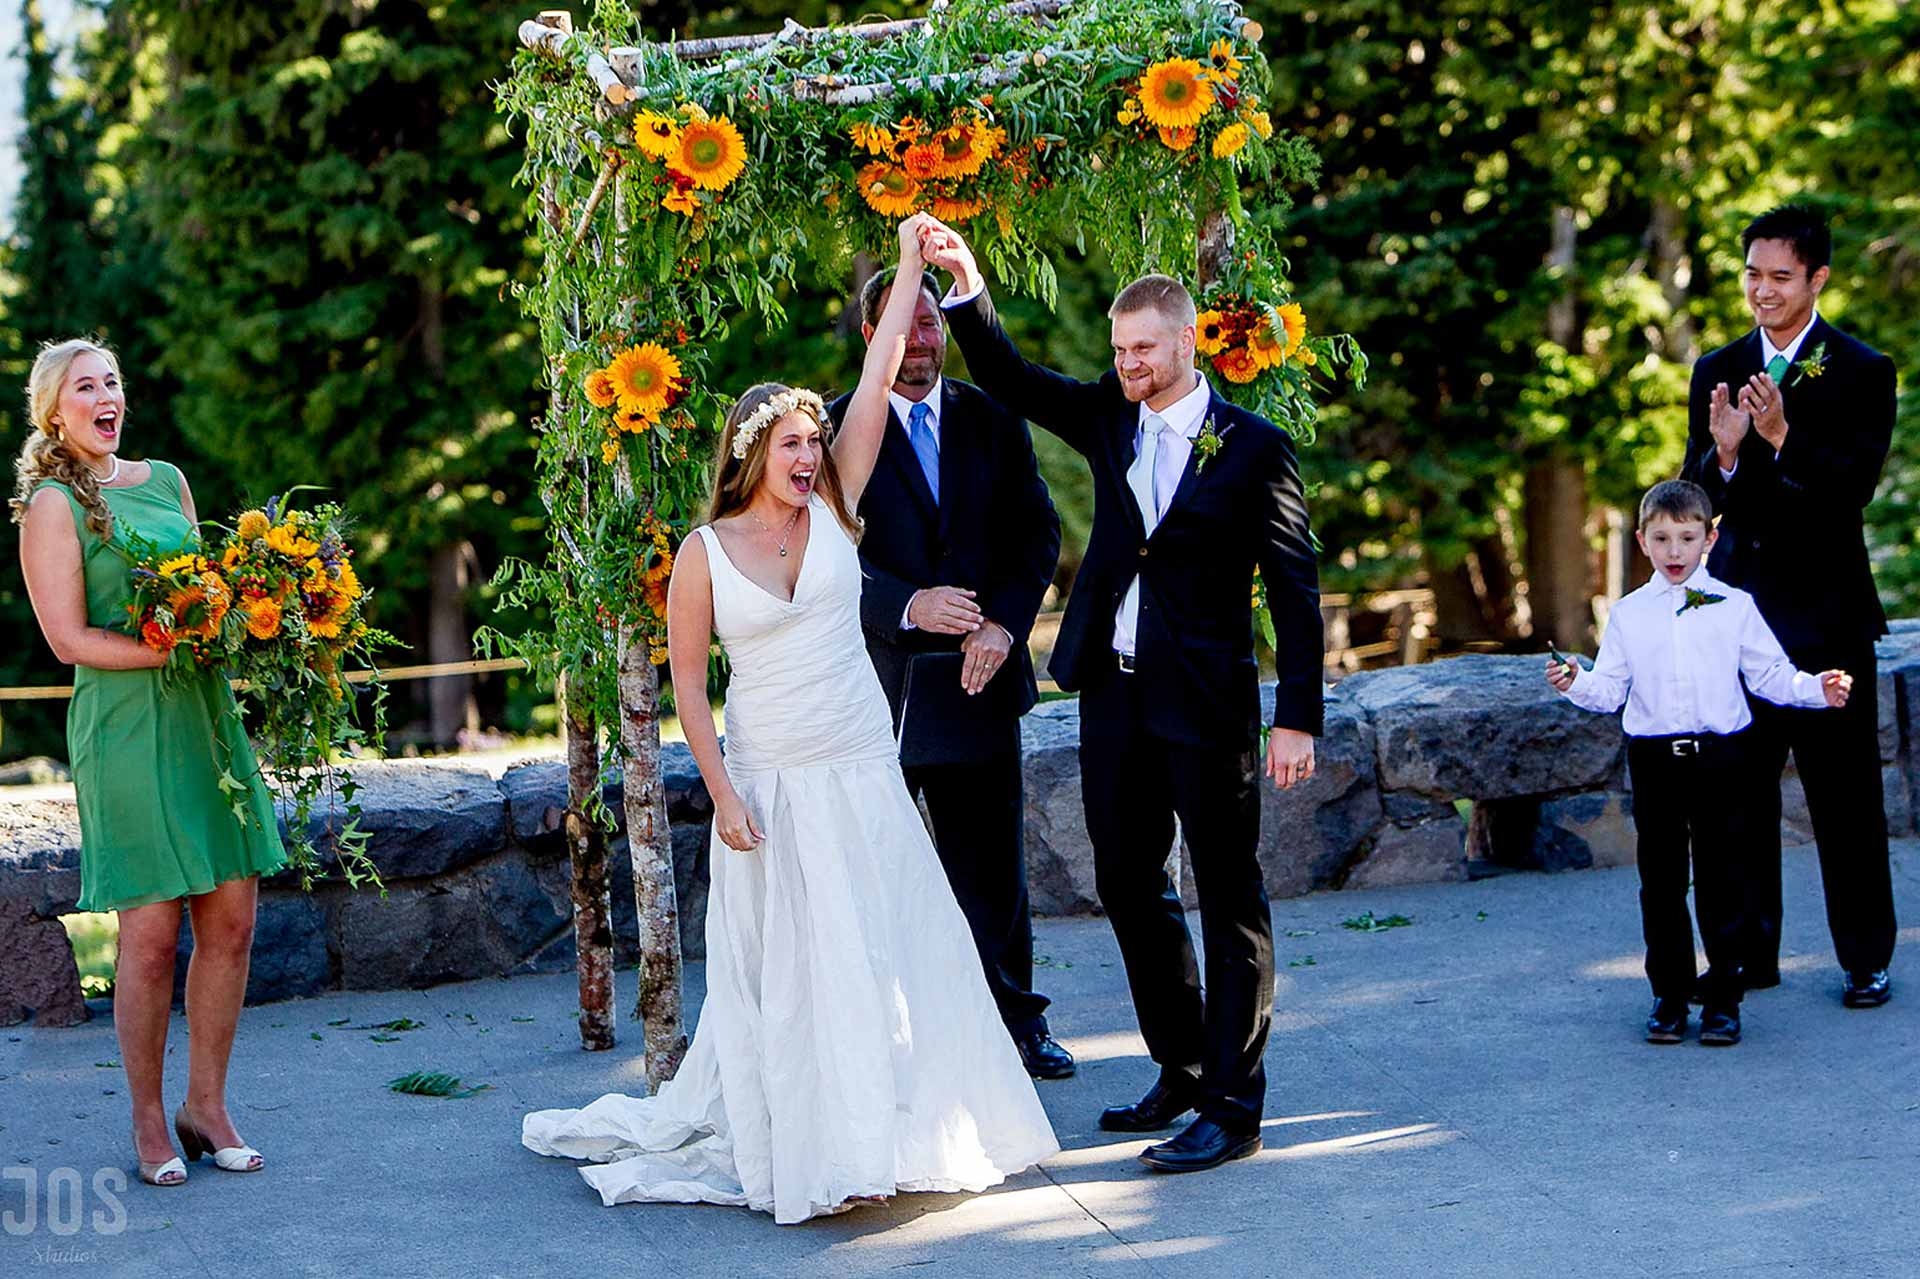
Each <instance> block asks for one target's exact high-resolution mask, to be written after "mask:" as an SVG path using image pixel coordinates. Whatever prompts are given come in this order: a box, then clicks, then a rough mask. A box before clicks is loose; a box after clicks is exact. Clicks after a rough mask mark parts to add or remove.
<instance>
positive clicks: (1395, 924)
mask: <svg viewBox="0 0 1920 1279" xmlns="http://www.w3.org/2000/svg"><path fill="white" fill-rule="evenodd" d="M1412 926H1413V918H1412V916H1409V915H1382V916H1380V917H1379V918H1378V919H1376V918H1374V914H1373V912H1372V911H1370V910H1369V911H1363V912H1361V913H1360V914H1358V915H1355V916H1353V917H1352V918H1351V919H1343V920H1341V921H1340V927H1342V928H1345V929H1348V930H1350V931H1352V932H1356V933H1384V932H1386V931H1387V930H1388V929H1389V928H1411V927H1412Z"/></svg>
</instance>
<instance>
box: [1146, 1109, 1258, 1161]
mask: <svg viewBox="0 0 1920 1279" xmlns="http://www.w3.org/2000/svg"><path fill="white" fill-rule="evenodd" d="M1259 1149H1260V1130H1259V1129H1258V1128H1256V1129H1254V1130H1253V1132H1252V1134H1251V1135H1249V1134H1246V1133H1237V1132H1229V1131H1228V1130H1227V1129H1225V1128H1222V1127H1221V1126H1220V1125H1219V1124H1216V1123H1215V1122H1213V1120H1211V1119H1196V1120H1194V1121H1193V1123H1192V1124H1190V1125H1189V1126H1188V1127H1187V1130H1186V1131H1185V1132H1183V1133H1181V1134H1180V1135H1179V1136H1178V1137H1175V1138H1174V1139H1173V1140H1172V1141H1163V1142H1161V1143H1160V1144H1159V1145H1157V1146H1148V1147H1147V1148H1146V1149H1145V1150H1143V1151H1141V1152H1140V1161H1141V1162H1142V1163H1144V1164H1146V1166H1147V1167H1149V1168H1151V1169H1153V1170H1154V1171H1155V1172H1201V1171H1204V1170H1205V1169H1208V1168H1218V1167H1219V1166H1220V1165H1221V1164H1223V1163H1226V1162H1228V1161H1229V1160H1233V1159H1245V1158H1246V1157H1247V1156H1248V1155H1251V1154H1253V1153H1254V1152H1255V1151H1257V1150H1259Z"/></svg>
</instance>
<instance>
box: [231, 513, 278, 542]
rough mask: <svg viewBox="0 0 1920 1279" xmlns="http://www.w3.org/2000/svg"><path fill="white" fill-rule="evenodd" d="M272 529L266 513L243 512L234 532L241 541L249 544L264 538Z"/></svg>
mask: <svg viewBox="0 0 1920 1279" xmlns="http://www.w3.org/2000/svg"><path fill="white" fill-rule="evenodd" d="M272 527H273V521H271V520H269V519H268V518H267V516H266V512H264V511H243V512H241V515H240V520H239V523H238V524H237V526H236V527H235V528H234V532H235V533H236V534H238V535H239V538H240V540H241V541H243V542H251V541H253V540H254V539H255V538H261V537H265V536H266V535H267V530H268V529H270V528H272Z"/></svg>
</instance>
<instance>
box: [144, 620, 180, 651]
mask: <svg viewBox="0 0 1920 1279" xmlns="http://www.w3.org/2000/svg"><path fill="white" fill-rule="evenodd" d="M140 642H141V643H143V644H145V645H146V646H147V647H148V648H150V649H152V650H153V651H154V652H156V653H171V652H172V651H173V646H174V645H175V644H177V643H179V640H178V639H177V638H176V637H175V636H174V633H173V632H172V631H170V630H168V629H167V628H166V627H164V626H162V625H160V623H158V622H148V623H146V624H145V625H144V626H142V627H141V628H140Z"/></svg>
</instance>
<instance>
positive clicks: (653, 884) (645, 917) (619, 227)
mask: <svg viewBox="0 0 1920 1279" xmlns="http://www.w3.org/2000/svg"><path fill="white" fill-rule="evenodd" d="M607 172H608V173H611V172H612V170H611V167H610V168H609V170H608V171H607ZM602 176H603V177H605V176H607V174H605V173H603V175H602ZM611 180H612V183H613V227H614V233H613V235H612V236H611V237H609V238H610V241H611V244H612V246H613V248H612V254H613V258H614V262H615V265H616V266H618V265H620V264H621V263H620V249H619V245H620V242H621V241H620V237H621V236H622V235H624V234H625V232H626V229H627V214H628V205H627V198H626V183H625V181H624V180H623V179H622V178H620V177H619V176H617V175H615V176H613V177H612V179H611ZM614 484H615V485H616V487H617V488H618V490H619V492H620V493H621V495H622V496H623V497H629V498H630V497H632V496H634V483H633V469H632V465H631V463H629V462H628V460H627V455H626V454H625V453H624V452H622V453H621V454H620V457H619V459H618V464H617V465H616V467H615V469H614ZM651 648H652V645H651V644H650V642H649V639H648V636H647V634H646V632H644V631H643V630H641V629H640V628H639V627H637V626H634V625H633V624H632V623H631V622H623V623H621V626H620V658H619V666H618V679H619V687H620V773H621V780H622V783H623V785H622V790H623V792H624V796H625V799H624V807H625V810H626V812H625V816H626V820H627V857H628V859H629V861H630V862H631V863H632V866H633V906H634V919H635V922H636V924H637V926H638V932H639V934H640V937H639V941H640V992H639V995H638V997H637V998H636V999H635V1001H634V1005H633V1015H634V1016H635V1017H637V1018H639V1020H640V1034H641V1042H642V1043H643V1044H644V1045H645V1055H646V1063H647V1086H648V1088H649V1089H651V1090H653V1091H656V1092H657V1091H658V1090H659V1088H660V1085H661V1084H663V1083H665V1082H666V1081H667V1080H669V1079H671V1078H673V1077H674V1075H676V1074H678V1073H679V1070H680V1061H681V1059H682V1058H684V1057H685V1056H686V1054H687V1034H686V1024H685V1021H684V1017H683V1011H682V1006H681V985H680V897H679V893H678V890H677V889H676V888H675V885H674V880H673V839H672V832H671V830H670V829H669V827H668V824H667V788H666V779H665V777H664V776H663V775H662V770H661V767H660V668H659V667H658V666H655V665H654V664H653V660H652V656H651V651H650V650H651Z"/></svg>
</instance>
